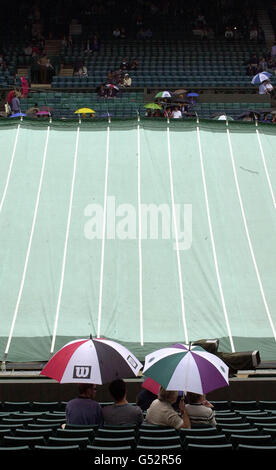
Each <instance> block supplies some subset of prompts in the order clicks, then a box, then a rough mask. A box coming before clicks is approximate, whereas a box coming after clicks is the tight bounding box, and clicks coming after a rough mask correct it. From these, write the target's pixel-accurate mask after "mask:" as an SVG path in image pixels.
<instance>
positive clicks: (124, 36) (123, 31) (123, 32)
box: [120, 27, 126, 39]
mask: <svg viewBox="0 0 276 470" xmlns="http://www.w3.org/2000/svg"><path fill="white" fill-rule="evenodd" d="M120 37H121V39H126V30H125V28H124V27H122V28H121V36H120Z"/></svg>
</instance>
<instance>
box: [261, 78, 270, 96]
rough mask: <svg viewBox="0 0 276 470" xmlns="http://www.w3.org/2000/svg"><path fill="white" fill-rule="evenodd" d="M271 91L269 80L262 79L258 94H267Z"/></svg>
mask: <svg viewBox="0 0 276 470" xmlns="http://www.w3.org/2000/svg"><path fill="white" fill-rule="evenodd" d="M272 91H273V86H272V85H271V83H270V81H269V80H264V81H263V82H262V83H261V84H260V86H259V95H269V94H270V93H271V92H272Z"/></svg>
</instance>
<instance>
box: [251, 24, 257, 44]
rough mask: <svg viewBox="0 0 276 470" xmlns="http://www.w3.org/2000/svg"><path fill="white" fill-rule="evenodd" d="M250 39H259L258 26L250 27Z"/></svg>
mask: <svg viewBox="0 0 276 470" xmlns="http://www.w3.org/2000/svg"><path fill="white" fill-rule="evenodd" d="M249 39H250V41H252V40H253V41H256V40H257V39H258V29H257V28H256V26H252V28H251V29H250V32H249Z"/></svg>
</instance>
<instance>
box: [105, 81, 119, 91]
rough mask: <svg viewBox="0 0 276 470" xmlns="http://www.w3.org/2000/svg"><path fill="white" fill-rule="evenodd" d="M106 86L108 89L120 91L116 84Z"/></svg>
mask: <svg viewBox="0 0 276 470" xmlns="http://www.w3.org/2000/svg"><path fill="white" fill-rule="evenodd" d="M105 86H106V88H113V89H114V90H117V91H119V90H120V88H119V87H118V86H117V85H114V83H107V84H106V85H105Z"/></svg>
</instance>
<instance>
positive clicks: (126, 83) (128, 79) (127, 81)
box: [123, 73, 132, 87]
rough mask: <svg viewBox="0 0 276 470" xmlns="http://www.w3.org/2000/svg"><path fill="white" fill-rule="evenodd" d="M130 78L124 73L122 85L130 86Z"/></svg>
mask: <svg viewBox="0 0 276 470" xmlns="http://www.w3.org/2000/svg"><path fill="white" fill-rule="evenodd" d="M131 82H132V80H131V78H130V76H129V74H128V73H125V76H124V80H123V86H125V87H130V86H131Z"/></svg>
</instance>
